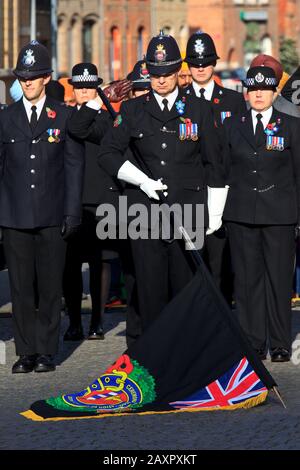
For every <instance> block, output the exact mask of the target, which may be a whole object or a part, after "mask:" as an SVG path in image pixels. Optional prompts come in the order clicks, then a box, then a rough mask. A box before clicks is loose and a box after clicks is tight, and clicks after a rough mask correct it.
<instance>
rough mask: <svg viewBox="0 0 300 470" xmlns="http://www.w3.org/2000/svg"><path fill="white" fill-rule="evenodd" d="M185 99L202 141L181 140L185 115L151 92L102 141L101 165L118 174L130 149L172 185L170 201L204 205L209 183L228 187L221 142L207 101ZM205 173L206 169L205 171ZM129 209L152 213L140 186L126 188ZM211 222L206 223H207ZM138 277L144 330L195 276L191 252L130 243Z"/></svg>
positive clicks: (130, 105)
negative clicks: (166, 107) (163, 108)
mask: <svg viewBox="0 0 300 470" xmlns="http://www.w3.org/2000/svg"><path fill="white" fill-rule="evenodd" d="M182 100H185V111H184V116H185V117H188V118H190V120H191V121H192V123H195V124H197V125H198V140H182V141H181V140H180V139H179V125H180V124H181V123H182V121H181V119H180V118H181V117H182V116H181V115H180V114H179V112H178V110H177V109H176V103H175V104H174V106H173V108H172V109H171V111H170V112H169V113H168V115H167V116H165V115H164V113H163V112H162V111H161V109H160V107H159V105H158V103H157V101H156V98H155V97H154V95H153V93H152V92H150V93H149V94H147V95H144V96H141V97H139V98H136V99H134V100H129V101H127V102H124V103H123V104H122V106H121V111H120V114H121V116H122V122H121V124H120V125H117V126H116V127H113V128H112V129H111V130H109V131H108V133H107V134H106V136H105V137H104V139H103V140H102V145H101V153H100V157H99V163H100V165H102V166H103V167H104V168H105V169H106V170H107V171H109V172H110V174H112V175H117V174H118V170H119V168H120V167H121V165H122V163H123V162H124V160H125V158H126V157H124V154H125V152H126V149H127V148H128V146H129V145H130V147H131V150H132V151H133V153H134V157H135V159H136V161H137V162H138V165H139V166H140V168H141V169H142V170H143V171H144V172H145V173H146V174H147V175H148V176H149V177H150V178H154V179H158V178H163V182H164V183H165V184H166V185H167V186H168V190H167V191H168V197H167V199H168V202H169V204H172V203H174V202H176V203H179V204H180V205H181V206H182V205H183V204H185V203H186V204H192V205H193V206H195V205H196V204H206V185H207V184H208V185H209V186H212V187H220V186H224V177H223V168H222V165H221V162H220V152H219V143H218V139H217V138H216V135H215V128H214V124H213V117H212V112H211V108H210V106H209V104H208V103H205V102H203V103H202V102H201V103H199V101H198V100H196V99H195V98H194V97H186V98H184V94H183V92H182V91H178V97H177V100H176V102H177V103H178V102H181V103H182V102H183V101H182ZM205 169H206V171H204V170H205ZM125 194H126V195H127V196H128V206H130V204H132V203H142V204H144V205H145V206H146V207H147V208H148V209H149V210H150V206H151V204H153V201H152V202H151V201H150V199H149V198H148V197H147V196H146V195H145V194H144V193H143V192H142V191H141V190H140V189H137V188H136V187H133V186H132V187H130V185H128V186H127V189H126V192H125ZM206 224H207V221H206ZM202 229H203V227H202ZM131 245H132V254H133V258H134V265H135V270H136V278H137V292H138V301H139V309H140V314H141V321H142V330H144V329H145V328H146V327H147V326H148V325H149V324H150V323H151V322H152V321H153V319H155V317H157V315H158V314H159V313H160V312H161V311H162V309H163V307H164V306H165V305H166V304H167V303H168V301H169V300H170V299H171V298H172V297H173V296H174V295H175V294H177V293H178V292H179V291H180V290H181V289H182V288H183V287H184V285H185V284H186V283H187V282H188V280H189V279H191V277H192V269H191V267H190V264H189V258H188V256H187V253H186V252H184V250H182V249H181V247H180V246H179V243H177V242H174V243H166V242H164V241H161V240H151V239H150V240H131Z"/></svg>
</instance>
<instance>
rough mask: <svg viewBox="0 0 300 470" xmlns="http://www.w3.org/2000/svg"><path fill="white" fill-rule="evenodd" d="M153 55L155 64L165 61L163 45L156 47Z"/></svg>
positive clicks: (165, 54)
mask: <svg viewBox="0 0 300 470" xmlns="http://www.w3.org/2000/svg"><path fill="white" fill-rule="evenodd" d="M154 55H155V60H156V61H157V62H163V61H164V60H166V56H167V53H166V50H165V48H164V46H163V44H158V45H157V46H156V51H155V53H154Z"/></svg>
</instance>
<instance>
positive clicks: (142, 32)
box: [137, 26, 145, 60]
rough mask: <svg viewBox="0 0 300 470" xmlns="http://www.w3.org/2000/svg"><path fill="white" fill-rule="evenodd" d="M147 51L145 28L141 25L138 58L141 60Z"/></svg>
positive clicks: (138, 39)
mask: <svg viewBox="0 0 300 470" xmlns="http://www.w3.org/2000/svg"><path fill="white" fill-rule="evenodd" d="M144 53H145V28H144V27H143V26H141V27H140V28H139V29H138V38H137V60H141V59H142V58H143V55H144Z"/></svg>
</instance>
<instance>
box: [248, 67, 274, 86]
mask: <svg viewBox="0 0 300 470" xmlns="http://www.w3.org/2000/svg"><path fill="white" fill-rule="evenodd" d="M243 84H244V86H245V87H246V88H256V89H262V90H263V89H266V88H267V89H269V88H274V89H276V87H277V85H278V80H277V78H276V74H275V71H274V70H273V69H271V67H265V66H263V65H261V66H258V67H251V68H250V69H249V70H248V72H247V76H246V79H245V80H244V81H243Z"/></svg>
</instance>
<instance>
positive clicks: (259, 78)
mask: <svg viewBox="0 0 300 470" xmlns="http://www.w3.org/2000/svg"><path fill="white" fill-rule="evenodd" d="M264 79H265V76H264V75H263V74H262V73H261V72H259V73H257V74H256V75H255V81H256V82H257V83H262V82H263V81H264Z"/></svg>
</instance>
